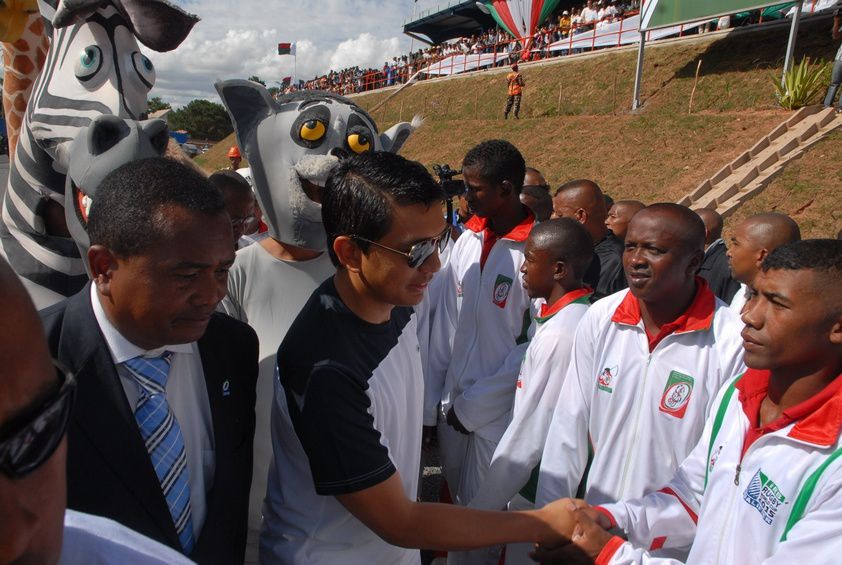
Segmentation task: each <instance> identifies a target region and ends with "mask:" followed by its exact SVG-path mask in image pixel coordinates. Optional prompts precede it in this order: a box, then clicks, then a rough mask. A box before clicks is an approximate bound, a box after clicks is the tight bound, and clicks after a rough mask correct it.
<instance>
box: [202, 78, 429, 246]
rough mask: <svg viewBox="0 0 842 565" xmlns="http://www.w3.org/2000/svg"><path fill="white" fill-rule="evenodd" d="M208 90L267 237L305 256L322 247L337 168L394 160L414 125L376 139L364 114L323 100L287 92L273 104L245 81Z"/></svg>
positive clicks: (338, 99)
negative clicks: (324, 198)
mask: <svg viewBox="0 0 842 565" xmlns="http://www.w3.org/2000/svg"><path fill="white" fill-rule="evenodd" d="M215 86H216V90H217V92H219V96H220V97H221V98H222V103H223V104H224V105H225V108H226V109H227V110H228V114H229V115H230V116H231V121H232V122H233V123H234V129H235V131H236V132H237V141H238V142H239V144H240V148H241V149H242V151H243V153H244V154H245V157H246V159H248V162H249V165H250V166H251V176H252V179H253V182H254V189H255V192H257V197H258V199H259V200H260V207H261V209H262V210H263V215H264V218H266V222H267V223H268V224H269V232H270V233H271V235H272V237H274V238H275V239H277V240H279V241H283V242H284V243H289V244H291V245H295V246H298V247H303V248H305V249H318V250H322V249H325V247H326V246H327V236H326V235H325V229H324V225H323V224H322V206H321V191H322V189H323V188H324V185H325V182H326V181H327V177H328V175H329V174H330V172H331V171H332V170H333V168H334V167H335V166H336V165H337V164H338V163H339V160H340V159H342V158H345V157H347V156H350V155H354V154H359V153H365V152H367V151H391V152H393V153H397V152H398V150H400V148H401V146H402V145H403V144H404V142H405V141H406V140H407V138H408V137H409V135H410V134H411V133H412V132H413V131H414V130H415V128H416V127H418V125H420V120H418V121H416V120H413V123H412V124H409V123H407V122H400V123H398V124H396V125H394V126H392V127H391V128H390V129H389V130H387V131H385V132H383V133H378V132H377V125H376V124H375V123H374V120H373V119H372V118H371V116H369V115H368V113H367V112H366V111H365V110H363V109H362V108H360V107H359V106H357V105H356V104H355V103H354V102H352V101H351V100H349V99H347V98H343V97H342V96H337V95H335V94H331V93H329V92H322V91H306V92H293V93H290V94H285V95H283V96H281V97H280V98H278V100H277V101H276V100H274V99H273V98H272V96H271V95H270V94H269V91H267V90H266V88H265V87H263V86H262V85H260V84H258V83H255V82H250V81H247V80H226V81H221V82H218V83H216V85H215Z"/></svg>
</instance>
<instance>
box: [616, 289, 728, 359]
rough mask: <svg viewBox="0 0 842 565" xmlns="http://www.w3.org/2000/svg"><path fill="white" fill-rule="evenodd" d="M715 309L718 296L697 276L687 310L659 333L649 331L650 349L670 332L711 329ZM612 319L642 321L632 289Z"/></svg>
mask: <svg viewBox="0 0 842 565" xmlns="http://www.w3.org/2000/svg"><path fill="white" fill-rule="evenodd" d="M714 310H716V297H715V296H714V295H713V292H711V290H710V288H709V287H708V283H707V281H705V279H703V278H701V277H696V295H695V296H694V297H693V302H691V303H690V306H689V307H688V308H687V310H685V311H684V312H683V313H682V314H681V315H680V316H679V317H678V318H676V319H675V320H673V321H672V322H669V323H667V324H664V325H663V326H661V331H660V332H658V335H656V336H650V335H649V334H648V332H647V334H646V336H647V338H648V339H649V351H652V350H653V349H655V346H656V345H658V343H660V342H661V340H663V339H664V338H665V337H667V336H668V335H670V334H673V333H676V334H680V333H687V332H696V331H704V330H709V329H710V327H711V325H713V313H714ZM611 321H612V322H617V323H618V324H625V325H628V326H636V325H637V324H639V323H640V302H639V301H638V299H637V297H635V295H634V294H632V293H631V291H629V292H628V293H626V296H625V298H623V301H622V302H620V305H619V306H617V309H616V310H615V311H614V315H613V316H612V317H611Z"/></svg>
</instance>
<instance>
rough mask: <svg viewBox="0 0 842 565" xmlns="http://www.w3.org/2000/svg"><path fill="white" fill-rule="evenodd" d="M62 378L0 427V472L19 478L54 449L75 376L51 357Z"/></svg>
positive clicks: (62, 431)
mask: <svg viewBox="0 0 842 565" xmlns="http://www.w3.org/2000/svg"><path fill="white" fill-rule="evenodd" d="M53 365H54V366H55V368H56V372H57V373H58V375H59V377H60V378H61V379H62V383H61V387H60V388H59V390H58V391H57V392H56V393H54V394H53V395H51V396H50V398H49V399H47V400H46V401H44V402H43V403H42V404H41V405H40V406H38V407H37V408H36V407H32V408H30V409H28V410H26V411H25V412H24V414H22V415H21V416H20V417H18V418H15V419H14V420H12V421H11V422H9V423H7V424H6V425H4V426H3V429H0V472H2V473H3V474H4V475H6V476H7V477H9V478H11V479H20V478H23V477H25V476H26V475H28V474H29V473H31V472H32V471H34V470H35V469H37V468H38V467H40V466H41V465H42V464H43V463H44V462H45V461H46V460H47V459H49V458H50V456H51V455H52V454H53V453H54V452H55V450H56V448H57V447H58V446H59V444H60V443H61V439H62V438H63V437H64V434H65V432H66V431H67V423H68V422H69V421H70V410H71V408H72V407H73V398H74V396H75V392H76V379H74V378H73V374H72V373H70V371H68V370H67V369H65V368H64V367H63V366H61V364H59V363H58V361H53Z"/></svg>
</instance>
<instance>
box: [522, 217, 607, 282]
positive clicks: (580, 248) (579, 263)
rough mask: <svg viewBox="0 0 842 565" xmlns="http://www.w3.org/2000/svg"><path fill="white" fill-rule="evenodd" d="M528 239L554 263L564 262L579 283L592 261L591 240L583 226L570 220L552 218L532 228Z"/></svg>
mask: <svg viewBox="0 0 842 565" xmlns="http://www.w3.org/2000/svg"><path fill="white" fill-rule="evenodd" d="M529 238H530V239H531V240H532V241H533V242H534V245H535V246H536V247H538V248H541V249H547V250H549V251H550V252H551V253H552V254H553V256H554V257H553V259H554V260H556V261H564V262H565V263H566V264H567V265H568V267H570V268H571V270H572V271H573V278H574V279H575V280H576V282H578V283H581V282H582V278H583V277H584V276H585V271H587V270H588V267H590V265H591V261H593V256H594V251H593V239H591V235H590V234H589V233H588V230H587V229H585V226H583V225H582V224H580V223H579V222H577V221H576V220H574V219H572V218H554V219H552V220H547V221H546V222H541V223H540V224H538V225H536V226H535V227H534V228H532V233H531V234H530V235H529Z"/></svg>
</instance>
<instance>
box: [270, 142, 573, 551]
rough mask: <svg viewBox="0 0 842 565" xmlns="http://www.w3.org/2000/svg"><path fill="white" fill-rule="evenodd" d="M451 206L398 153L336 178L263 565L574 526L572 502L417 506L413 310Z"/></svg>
mask: <svg viewBox="0 0 842 565" xmlns="http://www.w3.org/2000/svg"><path fill="white" fill-rule="evenodd" d="M521 178H522V173H521ZM443 198H444V194H443V192H442V191H441V188H440V187H439V185H437V184H436V183H435V182H434V181H433V179H432V177H430V175H429V174H428V173H427V171H426V170H425V169H424V167H423V166H421V165H420V164H418V163H413V162H410V161H407V160H406V159H404V158H403V157H400V156H398V155H394V154H391V153H384V152H375V153H372V154H364V155H359V156H355V157H352V158H350V159H348V160H345V161H343V162H341V163H340V164H339V165H338V166H337V167H336V169H334V170H333V172H332V173H331V176H330V177H329V178H328V182H327V186H326V189H325V197H324V201H323V205H322V217H323V219H324V225H325V230H326V232H327V240H328V252H329V253H330V257H331V260H332V261H333V262H334V263H335V264H336V266H337V272H336V275H335V276H333V277H331V278H329V279H328V280H327V281H325V282H324V283H323V284H322V285H321V286H320V287H319V288H318V289H317V290H316V291H315V292H314V293H313V295H312V297H311V298H310V300H309V301H308V302H307V304H305V306H304V308H303V309H302V310H301V312H300V313H299V315H298V317H297V318H296V320H295V322H293V324H292V326H291V328H290V330H289V332H288V333H287V336H286V337H285V338H284V341H283V342H282V343H281V347H280V349H279V350H278V358H277V359H278V375H279V376H278V377H277V378H275V398H274V406H273V411H272V442H273V448H274V461H273V463H272V466H271V467H270V471H269V488H268V492H267V495H266V503H265V504H264V522H263V524H264V526H263V532H262V534H261V540H260V554H261V555H260V557H261V559H260V560H261V562H262V563H291V564H299V563H301V564H305V563H306V564H307V565H311V564H333V563H389V564H420V559H421V557H420V552H419V551H417V549H416V550H412V549H406V548H430V549H450V550H452V549H468V548H475V547H481V546H487V545H492V544H500V543H505V542H506V541H508V540H524V541H534V540H538V539H542V538H550V539H558V540H560V539H562V536H563V535H564V533H565V532H566V531H567V530H566V528H567V527H568V526H569V522H568V519H569V518H570V513H571V510H570V508H569V506H570V503H569V502H562V503H560V504H556V505H553V506H548V507H547V508H544V509H541V510H539V511H534V512H511V513H505V512H487V511H480V510H469V509H465V508H460V507H456V506H453V505H443V504H423V503H418V502H414V501H415V499H416V496H417V493H418V478H419V472H418V471H419V464H420V457H421V427H422V423H423V418H422V412H423V398H424V377H423V374H422V370H421V344H420V342H419V338H418V327H417V324H418V319H417V313H416V311H415V308H414V307H415V306H417V305H418V304H419V303H420V302H421V301H422V299H423V298H424V294H425V291H426V289H427V286H428V284H429V283H430V281H431V279H432V277H433V275H434V274H435V272H436V271H437V270H438V269H439V266H440V262H439V257H438V253H439V252H440V251H441V250H442V249H443V247H444V244H445V241H446V238H447V237H448V236H449V230H448V228H447V225H446V223H445V220H444V217H443V215H442V213H441V212H442V208H441V205H442V200H443Z"/></svg>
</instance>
